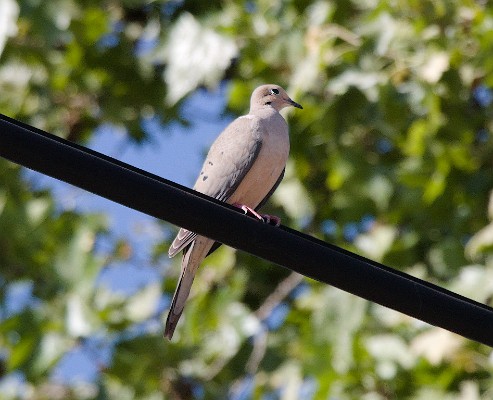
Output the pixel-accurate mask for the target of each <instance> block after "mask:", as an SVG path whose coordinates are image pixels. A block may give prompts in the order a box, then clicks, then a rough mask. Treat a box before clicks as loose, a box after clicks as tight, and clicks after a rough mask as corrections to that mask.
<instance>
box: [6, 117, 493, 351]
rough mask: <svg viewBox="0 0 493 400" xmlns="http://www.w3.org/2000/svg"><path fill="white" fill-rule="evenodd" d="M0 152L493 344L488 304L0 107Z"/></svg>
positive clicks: (326, 281)
mask: <svg viewBox="0 0 493 400" xmlns="http://www.w3.org/2000/svg"><path fill="white" fill-rule="evenodd" d="M0 156H2V157H4V158H6V159H8V160H10V161H13V162H15V163H18V164H21V165H23V166H25V167H27V168H30V169H33V170H35V171H38V172H41V173H43V174H46V175H49V176H51V177H53V178H56V179H59V180H62V181H65V182H67V183H70V184H72V185H75V186H78V187H80V188H82V189H85V190H88V191H90V192H93V193H95V194H97V195H99V196H103V197H106V198H107V199H110V200H113V201H116V202H118V203H120V204H122V205H125V206H127V207H131V208H134V209H136V210H138V211H141V212H143V213H146V214H149V215H152V216H153V217H156V218H159V219H163V220H166V221H169V222H171V223H173V224H175V225H178V226H182V227H185V228H187V229H190V230H192V231H194V232H197V233H199V234H201V235H204V236H208V237H210V238H212V239H215V240H217V241H219V242H221V243H225V244H227V245H229V246H232V247H235V248H237V249H240V250H244V251H247V252H249V253H251V254H254V255H256V256H258V257H262V258H264V259H266V260H268V261H271V262H273V263H276V264H278V265H281V266H283V267H286V268H289V269H291V270H293V271H296V272H299V273H300V274H303V275H305V276H308V277H310V278H313V279H316V280H318V281H321V282H325V283H328V284H331V285H333V286H336V287H338V288H340V289H342V290H345V291H347V292H350V293H352V294H355V295H357V296H360V297H363V298H365V299H367V300H370V301H373V302H375V303H378V304H381V305H383V306H386V307H389V308H392V309H394V310H397V311H400V312H402V313H404V314H407V315H410V316H412V317H415V318H418V319H420V320H422V321H425V322H428V323H429V324H432V325H436V326H439V327H442V328H444V329H447V330H449V331H452V332H455V333H457V334H459V335H462V336H465V337H467V338H469V339H472V340H475V341H477V342H480V343H484V344H487V345H489V346H492V347H493V309H492V308H490V307H488V306H486V305H484V304H480V303H477V302H475V301H473V300H470V299H468V298H465V297H462V296H460V295H457V294H455V293H452V292H450V291H448V290H446V289H443V288H441V287H439V286H436V285H433V284H431V283H428V282H425V281H423V280H420V279H418V278H414V277H412V276H410V275H407V274H405V273H402V272H399V271H396V270H393V269H391V268H388V267H386V266H384V265H382V264H379V263H377V262H374V261H371V260H368V259H366V258H364V257H361V256H358V255H356V254H353V253H351V252H349V251H346V250H343V249H340V248H338V247H336V246H333V245H330V244H328V243H325V242H323V241H321V240H318V239H316V238H313V237H311V236H308V235H305V234H303V233H300V232H297V231H294V230H292V229H289V228H287V227H285V226H281V227H278V228H275V227H273V226H270V225H267V224H262V223H259V222H258V221H256V220H254V219H252V218H249V217H245V216H244V215H242V214H241V213H239V212H238V210H237V209H235V208H234V207H232V206H229V205H227V204H224V203H220V202H218V201H216V200H215V199H212V198H210V197H207V196H205V195H202V194H200V193H197V192H195V191H193V190H191V189H188V188H186V187H183V186H181V185H178V184H176V183H173V182H170V181H168V180H166V179H163V178H160V177H158V176H156V175H153V174H150V173H148V172H145V171H142V170H140V169H138V168H135V167H132V166H131V165H128V164H125V163H123V162H120V161H118V160H115V159H113V158H111V157H107V156H104V155H102V154H100V153H97V152H95V151H92V150H90V149H87V148H85V147H83V146H79V145H76V144H74V143H71V142H68V141H66V140H64V139H61V138H59V137H56V136H53V135H51V134H49V133H46V132H43V131H41V130H39V129H36V128H33V127H31V126H29V125H26V124H23V123H21V122H18V121H16V120H14V119H11V118H8V117H6V116H3V115H1V114H0Z"/></svg>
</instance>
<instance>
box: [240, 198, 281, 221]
mask: <svg viewBox="0 0 493 400" xmlns="http://www.w3.org/2000/svg"><path fill="white" fill-rule="evenodd" d="M233 206H235V207H238V208H239V209H241V210H242V211H243V212H244V213H245V215H250V216H251V217H253V218H256V219H258V220H259V221H262V222H263V223H265V224H269V225H273V226H279V225H281V218H279V217H278V216H276V215H269V214H259V213H258V212H257V211H255V210H254V209H253V208H251V207H248V206H247V205H245V204H239V203H234V204H233Z"/></svg>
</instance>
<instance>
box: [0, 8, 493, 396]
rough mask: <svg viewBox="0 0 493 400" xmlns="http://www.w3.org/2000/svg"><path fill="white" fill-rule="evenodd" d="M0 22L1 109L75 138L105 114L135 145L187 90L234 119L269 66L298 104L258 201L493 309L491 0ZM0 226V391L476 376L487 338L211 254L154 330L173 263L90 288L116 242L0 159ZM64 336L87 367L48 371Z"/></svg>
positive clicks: (448, 382) (49, 11)
mask: <svg viewBox="0 0 493 400" xmlns="http://www.w3.org/2000/svg"><path fill="white" fill-rule="evenodd" d="M2 10H3V11H4V13H3V14H2ZM7 11H8V12H7ZM0 15H3V16H4V17H3V18H7V17H8V18H10V21H7V22H9V23H8V24H7V22H6V24H5V25H3V26H4V27H6V28H1V22H0V50H1V49H2V47H3V45H2V43H4V41H6V44H5V48H4V49H3V52H2V53H1V55H0V111H1V112H2V113H4V114H6V115H9V116H11V117H14V118H18V119H20V120H22V121H24V122H27V123H30V124H32V125H35V126H37V127H39V128H42V129H45V130H48V131H50V132H54V133H56V134H59V135H62V136H65V137H67V138H68V139H70V140H74V141H78V142H81V143H87V141H88V140H89V139H90V138H91V137H92V136H93V135H95V134H97V133H96V132H97V130H95V128H97V127H98V126H101V125H102V124H105V123H111V124H114V125H116V126H122V127H124V128H125V131H126V133H127V135H128V139H129V141H133V142H139V143H140V142H145V140H146V139H148V138H149V135H150V132H149V130H148V129H149V128H148V125H147V124H146V123H145V122H146V121H148V120H150V119H151V120H155V121H158V123H160V124H168V123H171V122H176V121H178V122H180V123H183V124H186V123H187V121H186V120H185V119H184V117H183V114H182V113H181V112H180V110H181V107H182V104H183V102H184V101H185V100H186V99H187V97H188V96H189V95H190V94H192V93H193V92H194V91H196V90H198V89H200V88H203V87H205V88H211V89H212V88H214V87H216V86H217V85H218V84H220V83H221V82H226V83H227V87H228V111H229V112H231V113H234V114H239V113H241V112H243V111H244V110H245V109H246V108H247V107H248V99H249V96H250V93H251V91H252V90H253V88H254V87H255V86H257V85H259V84H261V83H267V82H272V83H278V84H280V85H283V86H284V87H285V88H286V89H287V91H288V92H289V93H290V95H291V96H292V97H293V98H294V99H295V100H296V101H299V102H300V103H301V104H303V107H304V110H303V111H300V112H294V113H290V114H288V115H287V118H288V120H289V125H290V131H291V142H292V151H291V159H290V162H289V165H288V168H287V174H286V178H285V180H284V182H283V184H282V185H281V186H280V188H279V190H278V191H277V192H276V194H275V195H274V197H273V200H272V201H271V202H270V205H269V206H268V207H270V211H272V212H275V213H277V214H279V215H281V216H282V217H283V223H284V224H286V225H290V226H293V227H295V228H298V229H302V230H303V231H305V232H308V233H310V234H312V235H314V236H317V237H321V238H323V239H324V240H326V241H330V242H332V243H335V244H337V245H339V246H342V247H345V248H348V249H350V250H352V251H354V252H357V253H359V254H362V255H364V256H367V257H369V258H371V259H374V260H378V261H380V262H383V263H384V264H387V265H389V266H392V267H394V268H397V269H400V270H402V271H405V272H407V273H411V274H413V275H416V276H419V277H421V278H423V279H426V280H429V281H432V282H435V283H438V284H440V285H442V286H445V287H447V288H449V289H451V290H453V291H456V292H459V293H461V294H463V295H465V296H468V297H472V298H474V299H475V300H477V301H480V302H483V303H491V298H492V295H493V285H492V284H491V282H492V278H493V259H492V257H491V248H492V245H493V233H492V232H493V230H492V226H493V225H492V222H491V220H492V219H493V211H492V206H491V204H493V203H492V200H490V190H491V187H492V186H493V174H492V165H491V164H492V162H491V160H492V159H493V140H492V139H491V130H492V120H491V112H492V103H493V92H492V91H491V86H492V85H493V61H492V59H491V53H492V51H493V35H492V30H491V26H492V24H493V9H492V8H491V7H489V6H488V4H487V2H482V1H472V0H464V1H460V2H459V1H414V0H407V1H403V0H402V1H401V0H396V1H393V2H384V1H380V0H368V1H361V2H357V1H340V0H335V1H332V2H327V1H322V0H319V1H297V0H291V1H289V0H285V1H281V0H274V1H273V0H260V1H258V2H253V1H238V0H228V1H215V0H212V1H208V2H202V1H183V0H182V1H179V0H178V1H175V0H171V1H154V2H147V1H140V0H112V1H106V2H100V1H94V0H88V1H84V2H75V1H72V0H52V1H49V2H48V1H46V2H43V1H33V0H19V1H18V2H15V1H14V0H0ZM1 18H2V17H0V21H1ZM2 29H3V30H2ZM0 232H1V233H0V249H1V251H0V266H1V271H2V272H1V274H0V277H1V279H0V282H1V292H0V294H1V297H0V300H1V305H0V317H1V318H0V332H1V335H0V348H1V354H2V357H1V368H0V373H1V375H2V377H3V378H2V380H1V381H0V392H4V395H5V398H34V399H45V398H46V399H48V398H50V399H56V398H74V399H83V398H84V399H89V398H94V399H96V398H97V399H106V398H108V399H134V398H135V399H161V398H170V399H188V398H204V399H209V398H211V399H216V398H231V399H248V398H255V399H278V398H279V399H288V398H303V399H310V398H313V399H322V398H340V399H353V398H358V399H359V398H361V399H394V398H409V399H452V398H454V399H464V400H465V399H487V398H491V394H492V392H493V382H492V380H491V377H490V374H491V372H492V361H491V360H492V358H491V350H490V349H489V348H487V347H485V346H482V345H479V344H477V343H473V342H470V341H468V340H466V339H463V338H461V337H458V336H456V335H454V334H451V333H448V332H445V331H443V330H440V329H438V328H434V327H431V326H428V325H426V324H423V323H420V322H419V321H416V320H413V319H411V318H409V317H406V316H403V315H400V314H398V313H396V312H394V311H391V310H388V309H384V308H382V307H380V306H377V305H374V304H370V303H368V302H366V301H364V300H362V299H359V298H357V297H355V296H352V295H349V294H346V293H344V292H341V291H340V290H337V289H334V288H332V287H329V286H326V285H322V284H319V283H317V282H313V281H309V280H306V279H304V280H302V279H301V278H300V277H298V276H296V275H293V274H289V272H288V271H285V270H283V269H280V268H278V267H276V266H273V265H269V264H268V263H266V262H264V261H262V260H258V259H256V258H254V257H252V256H249V255H247V254H242V253H236V252H234V251H233V250H231V249H228V248H222V249H221V250H219V251H217V252H216V253H214V254H213V255H211V256H210V257H209V258H208V261H207V263H206V265H205V266H204V268H201V269H200V271H199V273H198V277H197V279H196V282H195V284H194V289H193V290H194V292H193V295H192V297H191V299H190V301H189V304H188V305H187V308H186V311H185V315H184V317H183V321H182V323H181V325H180V326H179V327H178V329H177V332H176V339H175V340H174V341H173V342H171V343H168V342H166V341H165V340H164V339H163V338H162V336H161V324H162V321H163V317H164V316H165V313H164V311H165V310H163V309H162V307H160V304H161V303H162V296H161V292H163V293H165V294H166V295H170V294H171V293H172V291H173V289H174V284H175V281H176V275H175V274H177V273H178V272H177V270H178V267H177V265H175V266H174V267H173V269H172V270H173V274H169V275H168V276H166V277H165V279H163V281H162V282H154V283H150V284H148V285H145V286H144V287H143V288H142V289H141V290H139V291H137V292H136V293H134V294H132V295H130V296H127V297H122V296H120V295H118V293H115V292H112V291H111V290H109V289H108V288H105V287H103V286H101V285H100V284H98V277H99V276H100V274H101V273H102V271H104V269H105V268H109V267H111V265H114V264H115V263H118V261H119V260H121V259H124V258H126V257H128V254H127V253H126V247H125V243H124V242H122V243H114V245H113V246H112V247H111V248H110V249H106V250H105V251H103V252H101V251H98V247H97V244H98V241H99V240H100V238H101V237H104V236H105V235H107V228H106V222H105V219H104V217H103V216H97V215H87V214H83V213H80V212H76V211H70V210H66V209H64V208H63V207H62V206H60V205H57V203H56V200H55V199H54V196H53V194H52V193H50V192H49V191H46V190H40V189H38V188H36V186H35V185H33V183H32V182H30V181H29V180H28V179H26V177H25V174H23V171H22V169H20V168H19V167H18V166H16V165H13V164H11V163H8V162H6V161H1V160H0ZM167 244H168V243H162V244H160V245H159V246H157V247H156V252H155V259H154V260H149V263H150V264H151V263H154V264H155V267H156V268H161V267H162V266H163V265H164V261H163V258H164V257H163V254H164V249H166V246H167ZM341 268H343V266H341ZM369 284H370V283H369ZM389 290H391V288H389ZM18 292H23V293H26V294H27V298H26V301H25V302H24V303H22V302H19V296H15V294H16V293H18ZM165 298H167V297H165ZM12 299H16V302H14V301H13V300H12ZM437 312H440V310H437ZM77 351H80V352H82V354H83V355H84V357H85V358H86V359H87V360H88V362H90V363H91V365H92V368H93V369H94V372H93V377H92V379H89V380H88V381H87V382H79V381H77V380H67V379H65V380H63V379H58V378H57V377H58V376H59V371H60V369H61V368H62V369H63V366H64V365H65V364H64V363H66V362H68V361H67V357H68V356H69V355H71V354H73V353H74V352H77ZM81 368H82V367H81ZM2 396H3V395H2Z"/></svg>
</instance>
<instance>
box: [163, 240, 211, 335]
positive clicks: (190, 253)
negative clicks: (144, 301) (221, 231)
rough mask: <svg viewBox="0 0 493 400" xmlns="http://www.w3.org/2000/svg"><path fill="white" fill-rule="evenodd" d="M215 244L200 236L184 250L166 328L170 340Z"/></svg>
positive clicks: (165, 332)
mask: <svg viewBox="0 0 493 400" xmlns="http://www.w3.org/2000/svg"><path fill="white" fill-rule="evenodd" d="M213 244H214V241H213V240H210V239H207V238H204V237H201V236H198V237H197V238H196V239H195V240H194V241H193V242H192V243H191V244H190V246H189V247H188V248H187V249H185V251H184V252H183V258H182V261H181V276H180V279H179V281H178V285H177V286H176V290H175V294H174V295H173V300H172V301H171V307H170V309H169V313H168V318H167V319H166V327H165V329H164V336H165V337H167V338H168V339H170V340H171V338H172V337H173V333H174V332H175V328H176V325H177V324H178V321H179V320H180V316H181V314H182V313H183V309H184V307H185V303H186V301H187V298H188V296H189V294H190V289H191V288H192V283H193V280H194V278H195V273H196V272H197V269H198V268H199V266H200V263H201V262H202V260H203V259H204V258H205V256H206V255H207V253H208V252H209V250H210V248H211V247H212V245H213Z"/></svg>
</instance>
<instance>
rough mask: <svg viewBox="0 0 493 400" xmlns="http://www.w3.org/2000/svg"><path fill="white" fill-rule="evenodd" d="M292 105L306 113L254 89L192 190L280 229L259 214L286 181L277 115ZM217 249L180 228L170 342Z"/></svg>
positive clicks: (265, 89) (284, 130) (272, 90)
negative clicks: (194, 285)
mask: <svg viewBox="0 0 493 400" xmlns="http://www.w3.org/2000/svg"><path fill="white" fill-rule="evenodd" d="M288 106H294V107H297V108H303V107H301V105H299V104H298V103H296V102H294V101H293V100H291V99H290V98H289V96H288V95H287V93H286V92H285V91H284V89H283V88H281V87H280V86H277V85H263V86H260V87H258V88H256V89H255V90H254V91H253V93H252V97H251V99H250V112H249V113H248V114H247V115H243V116H241V117H239V118H237V119H235V120H234V121H233V122H232V123H231V124H230V125H228V126H227V127H226V129H225V130H224V131H223V132H222V133H221V134H220V135H219V136H218V138H217V139H216V141H215V142H214V143H213V144H212V146H211V148H210V150H209V153H208V154H207V157H206V159H205V161H204V165H203V167H202V170H201V172H200V175H199V177H198V178H197V181H196V182H195V186H194V190H196V191H198V192H201V193H204V194H206V195H209V196H211V197H214V198H216V199H218V200H221V201H224V202H226V203H229V204H233V205H235V206H237V207H240V208H242V209H243V211H244V212H245V213H249V214H252V215H253V216H255V217H256V218H258V219H260V220H264V221H266V222H270V221H273V222H274V223H275V224H276V225H279V219H278V218H277V217H271V216H261V215H259V214H257V212H256V211H255V210H256V209H258V208H260V207H261V206H262V205H263V204H264V203H265V201H267V199H268V198H269V197H270V195H271V194H272V193H273V192H274V190H275V189H276V188H277V186H278V185H279V183H280V182H281V180H282V178H283V176H284V168H285V166H286V161H287V159H288V154H289V134H288V125H287V123H286V121H285V120H284V118H283V117H282V116H281V114H279V111H280V110H281V109H283V108H284V107H288ZM269 220H270V221H269ZM213 245H214V240H211V239H208V238H206V237H204V236H200V235H197V234H196V233H194V232H190V231H188V230H186V229H183V228H181V229H180V231H179V232H178V235H177V236H176V238H175V240H174V241H173V243H172V244H171V246H170V249H169V252H168V254H169V256H170V257H173V256H175V255H176V254H177V253H179V252H180V251H181V250H183V259H182V262H181V276H180V280H179V282H178V285H177V287H176V291H175V294H174V296H173V301H172V303H171V307H170V310H169V314H168V319H167V321H166V328H165V331H164V335H165V336H167V337H168V338H169V339H171V338H172V336H173V332H174V331H175V328H176V325H177V323H178V320H179V318H180V316H181V314H182V312H183V308H184V306H185V301H186V300H187V298H188V295H189V293H190V289H191V287H192V283H193V279H194V277H195V273H196V272H197V269H198V267H199V265H200V263H201V262H202V261H203V260H204V258H205V257H206V256H207V254H208V253H209V252H210V251H211V248H212V246H213Z"/></svg>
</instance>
